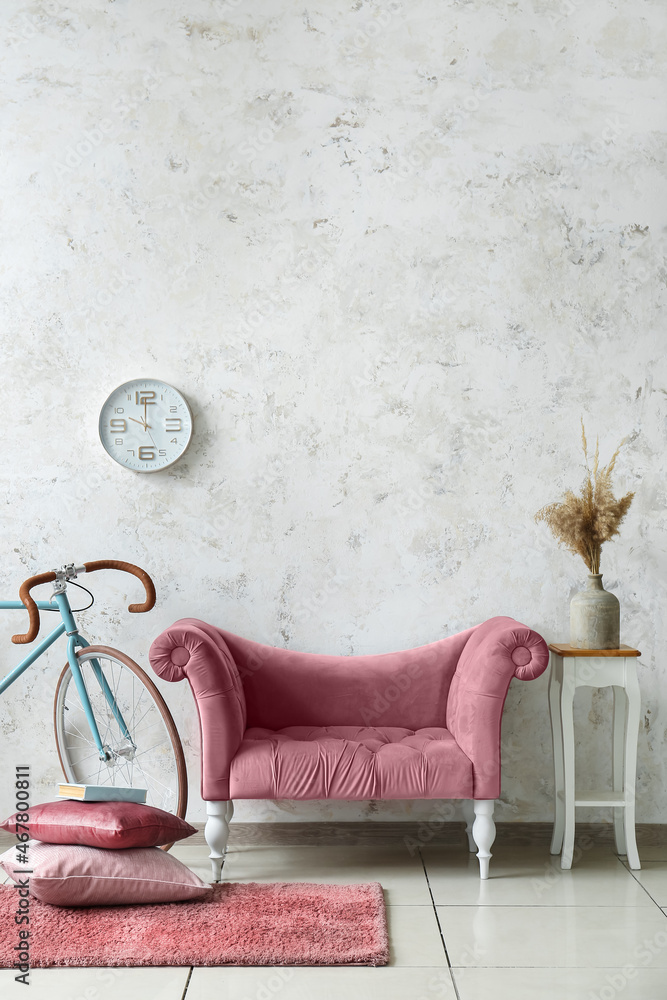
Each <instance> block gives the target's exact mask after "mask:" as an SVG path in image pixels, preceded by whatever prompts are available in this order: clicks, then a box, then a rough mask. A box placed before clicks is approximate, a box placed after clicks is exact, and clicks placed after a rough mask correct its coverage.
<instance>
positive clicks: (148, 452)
mask: <svg viewBox="0 0 667 1000" xmlns="http://www.w3.org/2000/svg"><path fill="white" fill-rule="evenodd" d="M154 460H155V448H153V446H152V445H149V444H142V445H141V447H140V448H139V461H140V462H153V461H154Z"/></svg>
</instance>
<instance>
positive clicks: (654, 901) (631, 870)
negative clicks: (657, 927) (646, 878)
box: [621, 862, 667, 917]
mask: <svg viewBox="0 0 667 1000" xmlns="http://www.w3.org/2000/svg"><path fill="white" fill-rule="evenodd" d="M621 864H623V867H624V868H625V870H626V871H627V872H629V873H630V875H631V876H632V877H633V879H634V880H635V882H636V883H637V885H639V886H641V888H642V889H643V890H644V892H645V893H646V895H647V896H648V898H649V899H650V900H651V902H652V903H655V905H656V906H657V907H658V909H659V910H660V912H661V913H662V914H663V916H666V917H667V913H665V911H664V910H663V908H662V906H661V905H660V903H659V902H658V901H657V899H654V898H653V896H652V895H651V893H650V892H649V891H648V889H647V888H646V886H645V885H644V883H643V882H640V881H639V879H638V878H637V876H636V875H635V870H634V869H633V868H630V866H629V864H628V865H626V864H625V863H624V862H621ZM647 864H648V862H647ZM637 870H638V871H641V868H640V869H637Z"/></svg>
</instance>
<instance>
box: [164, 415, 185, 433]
mask: <svg viewBox="0 0 667 1000" xmlns="http://www.w3.org/2000/svg"><path fill="white" fill-rule="evenodd" d="M164 429H165V430H166V432H167V434H178V432H179V431H182V430H183V421H182V420H181V418H180V417H165V421H164Z"/></svg>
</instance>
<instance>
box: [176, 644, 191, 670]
mask: <svg viewBox="0 0 667 1000" xmlns="http://www.w3.org/2000/svg"><path fill="white" fill-rule="evenodd" d="M189 659H190V650H189V649H186V648H185V646H174V648H173V649H172V651H171V662H172V663H173V664H174V666H175V667H184V666H185V664H186V663H187V662H188V660H189Z"/></svg>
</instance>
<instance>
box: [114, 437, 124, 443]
mask: <svg viewBox="0 0 667 1000" xmlns="http://www.w3.org/2000/svg"><path fill="white" fill-rule="evenodd" d="M122 443H123V439H122V438H116V439H115V440H114V444H122Z"/></svg>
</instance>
